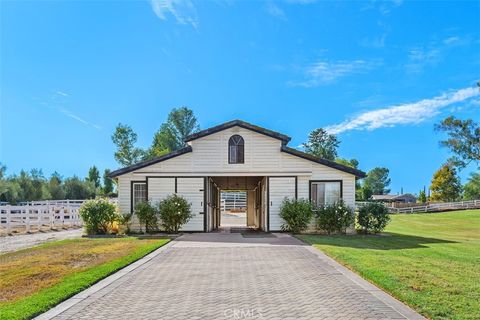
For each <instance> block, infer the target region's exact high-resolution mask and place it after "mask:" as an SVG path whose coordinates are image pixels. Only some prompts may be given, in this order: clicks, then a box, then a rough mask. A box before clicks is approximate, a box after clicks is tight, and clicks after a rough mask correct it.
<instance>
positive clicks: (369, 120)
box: [325, 88, 480, 134]
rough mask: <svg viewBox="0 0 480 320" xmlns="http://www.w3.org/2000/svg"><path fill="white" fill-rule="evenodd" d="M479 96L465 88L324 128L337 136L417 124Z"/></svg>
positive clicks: (363, 114)
mask: <svg viewBox="0 0 480 320" xmlns="http://www.w3.org/2000/svg"><path fill="white" fill-rule="evenodd" d="M479 95H480V91H479V89H478V88H465V89H460V90H457V91H454V92H447V93H443V94H442V95H440V96H438V97H435V98H432V99H424V100H420V101H418V102H413V103H406V104H402V105H396V106H390V107H387V108H383V109H379V110H373V111H367V112H364V113H362V114H360V115H358V116H356V117H354V118H352V119H350V120H346V121H344V122H342V123H340V124H335V125H331V126H328V127H327V128H325V129H326V130H327V131H328V132H329V133H332V134H339V133H342V132H345V131H349V130H374V129H378V128H383V127H393V126H395V125H399V124H417V123H420V122H423V121H425V120H426V119H429V118H432V117H434V116H435V115H437V114H438V113H440V111H441V109H442V108H445V107H447V106H450V105H452V104H454V103H458V102H462V101H465V100H468V99H470V98H472V97H476V96H479Z"/></svg>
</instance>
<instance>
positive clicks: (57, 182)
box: [48, 171, 65, 200]
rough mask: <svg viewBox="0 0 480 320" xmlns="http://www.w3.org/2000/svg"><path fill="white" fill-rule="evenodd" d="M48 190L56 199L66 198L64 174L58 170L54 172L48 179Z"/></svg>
mask: <svg viewBox="0 0 480 320" xmlns="http://www.w3.org/2000/svg"><path fill="white" fill-rule="evenodd" d="M48 191H49V192H50V195H51V198H52V199H54V200H62V199H65V189H64V188H63V184H62V176H60V174H59V173H58V172H56V171H55V172H54V173H52V175H51V176H50V180H49V181H48Z"/></svg>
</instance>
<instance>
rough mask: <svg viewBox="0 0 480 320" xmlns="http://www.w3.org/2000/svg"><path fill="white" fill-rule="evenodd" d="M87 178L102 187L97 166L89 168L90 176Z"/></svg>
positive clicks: (96, 185)
mask: <svg viewBox="0 0 480 320" xmlns="http://www.w3.org/2000/svg"><path fill="white" fill-rule="evenodd" d="M86 180H87V181H90V182H92V183H93V185H94V186H95V188H99V187H100V172H99V171H98V169H97V167H95V166H93V167H91V168H90V169H89V170H88V177H87V179H86Z"/></svg>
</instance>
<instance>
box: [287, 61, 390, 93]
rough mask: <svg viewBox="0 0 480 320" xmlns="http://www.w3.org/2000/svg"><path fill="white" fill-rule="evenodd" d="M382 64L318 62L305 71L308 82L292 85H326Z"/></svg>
mask: <svg viewBox="0 0 480 320" xmlns="http://www.w3.org/2000/svg"><path fill="white" fill-rule="evenodd" d="M380 64H381V63H380V62H379V61H365V60H352V61H345V60H339V61H317V62H315V63H312V64H311V65H309V66H308V67H306V68H305V69H304V73H305V78H306V80H304V81H300V82H291V84H292V85H294V86H302V87H307V88H309V87H316V86H320V85H325V84H329V83H332V82H334V81H336V80H337V79H340V78H343V77H346V76H349V75H352V74H360V73H365V72H367V71H369V70H371V69H374V68H376V67H378V66H379V65H380Z"/></svg>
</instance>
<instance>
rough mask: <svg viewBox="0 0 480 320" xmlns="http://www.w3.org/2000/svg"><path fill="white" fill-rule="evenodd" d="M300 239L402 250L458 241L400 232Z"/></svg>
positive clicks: (302, 237)
mask: <svg viewBox="0 0 480 320" xmlns="http://www.w3.org/2000/svg"><path fill="white" fill-rule="evenodd" d="M299 238H300V239H302V240H304V241H306V242H308V243H310V244H312V245H314V244H318V245H329V246H336V247H349V248H355V249H373V250H400V249H417V248H428V246H427V245H429V244H438V243H458V242H456V241H450V240H443V239H435V238H425V237H419V236H411V235H405V234H398V233H386V234H382V235H347V236H345V235H332V236H326V235H304V236H300V237H299Z"/></svg>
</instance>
